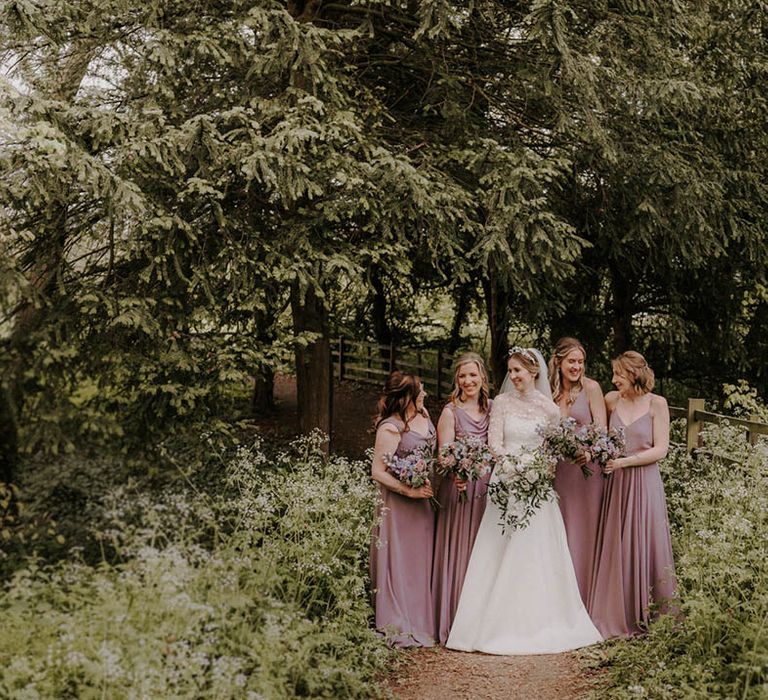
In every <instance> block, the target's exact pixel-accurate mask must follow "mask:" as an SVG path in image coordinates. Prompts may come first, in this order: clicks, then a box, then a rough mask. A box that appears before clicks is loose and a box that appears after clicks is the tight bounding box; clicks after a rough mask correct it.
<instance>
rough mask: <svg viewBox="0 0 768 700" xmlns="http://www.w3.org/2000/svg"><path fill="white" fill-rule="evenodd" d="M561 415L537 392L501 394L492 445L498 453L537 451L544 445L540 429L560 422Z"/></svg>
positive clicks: (493, 419)
mask: <svg viewBox="0 0 768 700" xmlns="http://www.w3.org/2000/svg"><path fill="white" fill-rule="evenodd" d="M559 416H560V411H559V409H558V408H557V406H556V405H555V403H554V402H553V401H552V400H551V399H548V398H547V397H546V396H544V395H543V394H542V393H540V392H538V391H536V390H533V391H530V392H528V393H526V394H519V393H517V392H510V393H507V394H501V395H499V396H497V397H496V399H495V400H494V402H493V410H492V411H491V419H490V425H489V426H488V445H489V446H490V448H491V449H492V450H493V451H494V452H496V453H497V454H513V453H516V452H519V451H520V450H527V449H533V448H535V447H536V446H537V445H539V443H540V442H541V437H540V435H539V433H538V432H537V430H538V428H539V427H541V426H544V425H547V424H555V423H557V421H558V418H559Z"/></svg>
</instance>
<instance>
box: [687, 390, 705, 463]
mask: <svg viewBox="0 0 768 700" xmlns="http://www.w3.org/2000/svg"><path fill="white" fill-rule="evenodd" d="M703 410H704V399H688V412H687V414H686V417H685V418H686V435H685V449H686V450H687V451H688V454H691V453H692V452H693V451H694V450H695V449H696V448H697V447H699V433H700V432H701V425H702V422H701V421H700V420H696V411H703Z"/></svg>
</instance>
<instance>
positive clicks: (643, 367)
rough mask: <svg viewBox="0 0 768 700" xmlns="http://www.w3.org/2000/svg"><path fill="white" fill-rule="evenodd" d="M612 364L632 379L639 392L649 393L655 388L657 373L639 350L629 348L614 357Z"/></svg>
mask: <svg viewBox="0 0 768 700" xmlns="http://www.w3.org/2000/svg"><path fill="white" fill-rule="evenodd" d="M611 365H612V366H613V368H614V369H616V368H617V367H618V368H619V369H620V370H621V371H622V373H623V374H626V375H627V377H629V378H630V379H631V380H632V386H633V387H634V389H635V391H636V392H637V393H638V394H647V393H649V392H650V391H652V390H653V385H654V384H655V383H656V375H655V374H654V373H653V370H652V369H651V368H650V367H649V366H648V363H647V362H646V361H645V358H644V357H643V356H642V355H641V354H640V353H639V352H635V351H634V350H627V351H626V352H623V353H621V355H619V356H618V357H614V358H613V360H611Z"/></svg>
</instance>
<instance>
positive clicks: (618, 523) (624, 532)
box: [587, 410, 676, 638]
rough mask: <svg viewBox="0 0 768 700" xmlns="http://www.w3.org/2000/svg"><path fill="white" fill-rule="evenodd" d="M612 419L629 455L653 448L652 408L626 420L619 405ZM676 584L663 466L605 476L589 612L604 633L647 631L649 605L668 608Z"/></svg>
mask: <svg viewBox="0 0 768 700" xmlns="http://www.w3.org/2000/svg"><path fill="white" fill-rule="evenodd" d="M610 424H611V427H613V428H617V429H618V428H624V437H625V441H626V454H627V456H629V455H633V454H636V453H638V452H641V451H643V450H647V449H649V448H650V447H653V421H652V419H651V415H650V413H645V414H643V415H642V416H640V417H639V418H638V419H637V420H635V421H632V422H631V423H630V424H629V425H625V424H624V421H623V420H622V419H621V416H619V414H618V412H617V411H615V410H614V411H613V413H612V414H611V420H610ZM675 588H676V580H675V570H674V561H673V559H672V541H671V539H670V535H669V521H668V519H667V501H666V498H665V496H664V485H663V484H662V482H661V473H660V472H659V465H658V464H657V463H654V464H647V465H645V466H642V467H625V468H623V469H617V470H616V471H615V472H613V474H611V476H610V477H608V478H607V479H606V480H605V491H604V494H603V506H602V512H601V518H600V528H599V531H598V539H597V551H596V558H595V569H594V571H593V577H592V584H591V591H590V598H589V605H588V608H587V609H588V610H589V614H590V615H591V616H592V620H593V621H594V623H595V625H596V626H597V628H598V629H599V630H600V632H601V634H602V635H603V637H605V638H608V637H631V636H635V635H638V634H642V633H643V632H645V630H646V629H647V626H648V623H649V622H650V617H651V616H650V613H649V610H648V608H649V605H650V604H651V603H658V604H659V605H660V608H661V610H662V611H664V610H665V608H666V603H667V602H668V601H670V600H671V599H672V598H673V597H674V595H675Z"/></svg>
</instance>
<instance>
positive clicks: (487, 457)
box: [437, 435, 496, 503]
mask: <svg viewBox="0 0 768 700" xmlns="http://www.w3.org/2000/svg"><path fill="white" fill-rule="evenodd" d="M495 460H496V458H495V457H494V456H493V452H491V449H490V448H489V447H488V445H487V444H486V442H485V440H483V439H481V438H479V437H476V436H474V435H468V436H466V437H462V438H456V439H455V440H454V441H453V442H451V443H448V444H447V445H443V446H442V447H441V448H440V459H439V461H438V464H437V471H438V473H439V474H443V475H445V474H452V475H453V476H455V477H456V478H458V479H461V480H462V481H477V480H479V479H482V478H483V477H484V476H486V475H487V474H488V473H490V471H491V469H493V465H494V463H495ZM466 502H467V492H466V491H461V492H460V493H459V503H466Z"/></svg>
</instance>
